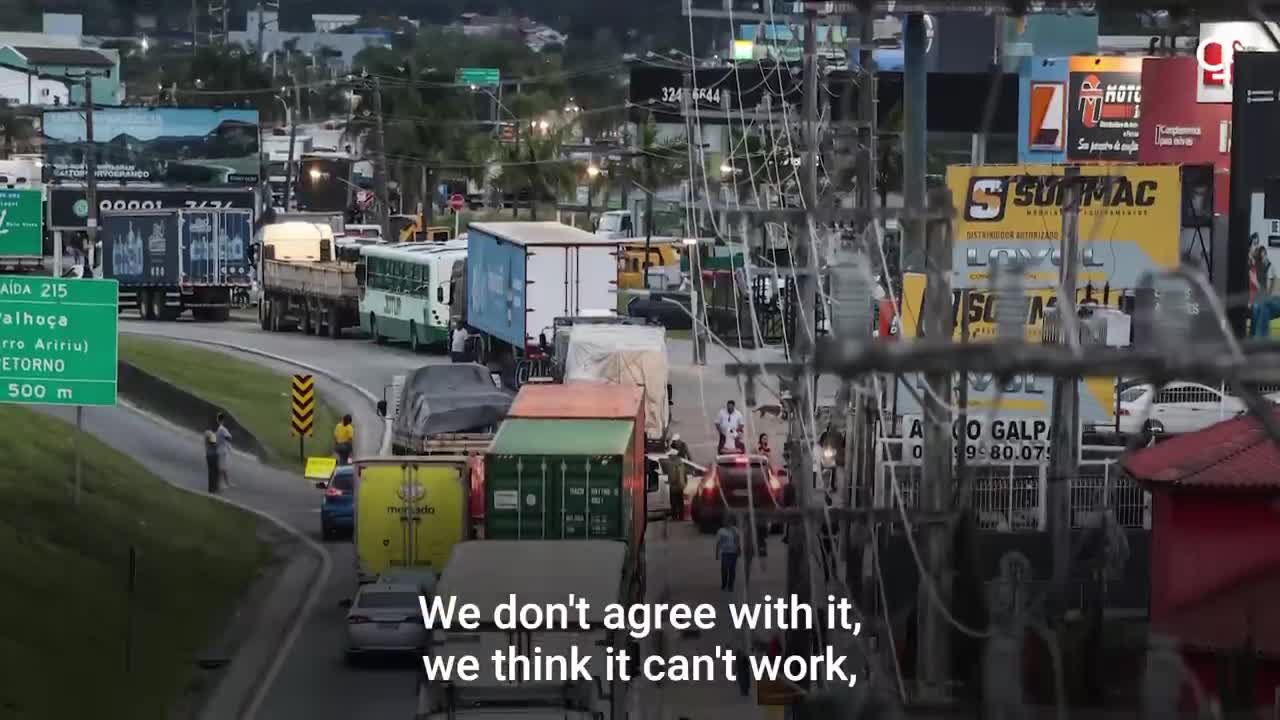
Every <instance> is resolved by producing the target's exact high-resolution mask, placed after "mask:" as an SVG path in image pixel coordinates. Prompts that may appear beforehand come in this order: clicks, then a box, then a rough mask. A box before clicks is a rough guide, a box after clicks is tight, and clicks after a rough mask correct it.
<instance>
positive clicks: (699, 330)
mask: <svg viewBox="0 0 1280 720" xmlns="http://www.w3.org/2000/svg"><path fill="white" fill-rule="evenodd" d="M680 109H681V112H682V113H683V114H684V131H685V139H686V142H687V144H688V148H689V196H688V198H687V201H688V203H689V210H688V211H687V217H688V218H689V235H690V238H689V239H691V240H693V241H694V242H693V244H692V245H689V246H688V250H689V253H690V257H689V270H690V272H691V273H692V275H693V299H694V303H693V307H694V310H693V314H694V323H693V363H694V364H695V365H706V364H707V326H706V319H707V299H706V297H705V296H704V295H703V293H702V284H703V281H702V243H701V242H700V240H701V238H700V235H701V234H702V222H701V217H700V213H701V211H700V210H699V208H698V203H699V202H700V200H699V194H700V193H699V192H698V188H699V183H700V177H701V174H702V173H703V172H706V168H705V167H702V134H701V133H700V132H698V131H697V128H695V127H694V121H693V120H694V118H693V73H692V72H686V73H685V74H684V92H682V93H681V94H680ZM652 189H653V188H650V190H652ZM650 202H652V200H650Z"/></svg>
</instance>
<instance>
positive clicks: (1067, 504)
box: [1045, 167, 1080, 616]
mask: <svg viewBox="0 0 1280 720" xmlns="http://www.w3.org/2000/svg"><path fill="white" fill-rule="evenodd" d="M1079 177H1080V168H1078V167H1069V168H1066V170H1065V171H1064V173H1063V188H1064V192H1063V196H1062V237H1061V238H1060V245H1059V251H1060V254H1061V259H1060V260H1059V265H1058V281H1059V284H1060V285H1061V286H1062V291H1063V292H1064V293H1067V294H1068V296H1069V298H1070V300H1069V302H1062V299H1061V298H1059V301H1058V316H1059V320H1060V323H1059V327H1060V328H1061V329H1062V335H1063V337H1062V338H1061V341H1062V342H1069V341H1070V340H1072V338H1067V337H1065V334H1066V333H1067V332H1068V331H1069V329H1070V328H1073V327H1075V323H1070V322H1067V319H1066V318H1065V315H1066V313H1068V312H1074V311H1075V294H1076V284H1077V277H1078V275H1077V273H1078V269H1079V256H1080V252H1079V251H1080V247H1079V245H1080V236H1079V230H1080V185H1079V182H1078V178H1079ZM1074 339H1075V340H1079V338H1074ZM1052 408H1053V409H1052V411H1051V412H1052V416H1051V417H1050V420H1049V422H1050V426H1049V427H1050V437H1051V443H1050V456H1049V486H1048V487H1047V488H1046V489H1045V490H1046V492H1045V512H1046V520H1047V524H1048V527H1049V537H1050V541H1051V544H1052V547H1053V589H1054V592H1053V597H1054V602H1053V605H1052V606H1051V607H1052V609H1053V612H1054V613H1055V616H1056V615H1057V614H1060V613H1061V612H1062V611H1063V610H1064V609H1065V608H1064V607H1063V604H1062V603H1063V600H1064V585H1065V584H1066V581H1067V573H1068V570H1069V568H1068V565H1069V563H1070V561H1071V482H1072V480H1073V479H1074V478H1075V477H1076V475H1077V474H1078V471H1077V466H1078V460H1079V453H1080V448H1079V440H1080V434H1079V433H1080V420H1079V416H1080V383H1079V380H1078V379H1075V378H1072V379H1064V378H1057V379H1055V380H1054V381H1053V406H1052Z"/></svg>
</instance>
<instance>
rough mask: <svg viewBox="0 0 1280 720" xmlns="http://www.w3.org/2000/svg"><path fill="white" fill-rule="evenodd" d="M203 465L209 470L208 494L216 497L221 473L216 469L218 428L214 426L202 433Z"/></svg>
mask: <svg viewBox="0 0 1280 720" xmlns="http://www.w3.org/2000/svg"><path fill="white" fill-rule="evenodd" d="M204 463H205V465H206V466H207V467H208V470H209V477H208V481H207V482H208V483H209V494H210V495H216V494H217V492H218V483H219V481H221V479H222V472H221V470H220V468H219V467H218V426H217V425H216V424H215V425H213V426H211V427H210V428H209V429H208V430H205V431H204Z"/></svg>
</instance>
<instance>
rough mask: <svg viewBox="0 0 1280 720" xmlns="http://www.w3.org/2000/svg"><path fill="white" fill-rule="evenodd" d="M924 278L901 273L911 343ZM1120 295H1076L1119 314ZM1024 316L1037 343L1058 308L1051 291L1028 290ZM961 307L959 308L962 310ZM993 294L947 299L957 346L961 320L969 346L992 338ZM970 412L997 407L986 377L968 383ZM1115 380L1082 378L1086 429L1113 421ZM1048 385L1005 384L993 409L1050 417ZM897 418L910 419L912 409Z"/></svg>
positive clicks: (1027, 379)
mask: <svg viewBox="0 0 1280 720" xmlns="http://www.w3.org/2000/svg"><path fill="white" fill-rule="evenodd" d="M925 285H926V281H925V276H924V275H923V274H921V273H904V274H903V276H902V297H901V298H900V300H899V302H900V303H901V310H902V312H901V315H900V316H899V323H900V325H899V327H900V333H899V337H900V338H901V339H903V340H907V341H910V340H912V339H915V338H917V337H920V317H921V312H922V311H923V310H924V290H925ZM1123 294H1124V293H1123V292H1122V291H1119V290H1112V289H1110V288H1107V287H1105V286H1104V287H1102V288H1094V287H1092V286H1086V287H1081V288H1079V289H1078V290H1077V291H1076V302H1077V303H1083V302H1085V301H1092V302H1094V303H1096V304H1097V305H1100V306H1103V307H1110V308H1119V307H1120V304H1121V297H1122V296H1123ZM1026 295H1027V300H1026V306H1025V307H1026V314H1025V315H1024V316H1023V318H1022V321H1023V322H1022V325H1023V332H1024V338H1025V339H1026V341H1027V342H1033V343H1038V342H1040V333H1041V330H1042V329H1043V328H1044V314H1045V310H1047V309H1048V308H1050V307H1053V306H1054V305H1055V304H1056V303H1057V298H1056V296H1055V291H1053V290H1047V289H1035V290H1028V291H1027V293H1026ZM962 305H963V306H962ZM995 310H996V299H995V293H993V292H991V291H989V290H985V289H981V290H979V289H974V290H968V291H967V292H966V291H962V290H953V291H952V293H951V311H952V317H953V320H954V322H955V325H954V327H955V334H954V339H955V340H956V341H957V342H958V341H960V340H961V318H962V313H963V312H968V314H969V339H970V341H972V342H982V341H985V340H992V339H994V338H995V335H996V316H995ZM968 380H969V409H971V410H975V409H985V408H990V407H991V406H992V405H994V404H995V398H996V395H997V393H996V387H995V383H994V382H993V378H991V376H990V375H972V376H971V377H970V378H969V379H968ZM1115 383H1116V380H1115V378H1110V377H1090V378H1084V381H1083V382H1082V383H1081V384H1080V390H1081V392H1080V419H1081V421H1083V422H1084V423H1085V424H1102V423H1110V422H1113V421H1114V419H1115V408H1114V405H1115V396H1114V392H1115ZM1052 385H1053V383H1052V381H1051V380H1050V379H1048V378H1036V377H1032V376H1019V377H1013V378H1009V380H1008V381H1007V383H1006V384H1005V387H1004V389H1003V392H1000V393H998V394H999V396H1000V402H999V405H998V406H997V408H998V409H999V410H1001V411H1003V412H1004V413H1007V414H1010V415H1031V416H1036V417H1048V416H1050V415H1051V414H1052V413H1051V409H1052V408H1051V405H1052V393H1051V392H1050V390H1051V388H1052ZM901 413H902V414H904V415H906V414H911V411H910V408H907V409H906V410H901Z"/></svg>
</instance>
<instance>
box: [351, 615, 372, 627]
mask: <svg viewBox="0 0 1280 720" xmlns="http://www.w3.org/2000/svg"><path fill="white" fill-rule="evenodd" d="M369 622H373V621H372V620H370V619H369V618H367V617H365V616H363V615H352V616H351V617H349V618H347V624H348V625H364V624H365V623H369Z"/></svg>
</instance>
